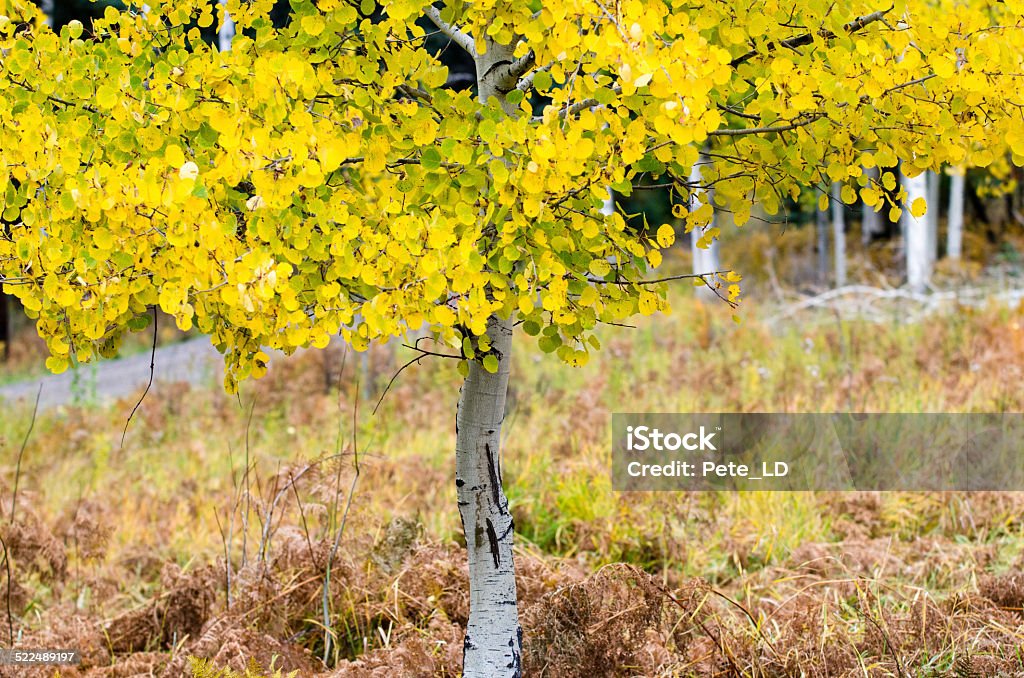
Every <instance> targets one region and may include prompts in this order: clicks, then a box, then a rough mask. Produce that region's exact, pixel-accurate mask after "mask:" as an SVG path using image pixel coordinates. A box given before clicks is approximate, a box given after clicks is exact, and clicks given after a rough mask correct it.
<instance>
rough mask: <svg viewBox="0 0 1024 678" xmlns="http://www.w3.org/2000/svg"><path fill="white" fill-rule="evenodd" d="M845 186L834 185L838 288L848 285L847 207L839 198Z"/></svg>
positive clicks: (833, 200) (837, 183) (833, 209)
mask: <svg viewBox="0 0 1024 678" xmlns="http://www.w3.org/2000/svg"><path fill="white" fill-rule="evenodd" d="M842 188H843V185H842V184H840V183H839V182H838V181H837V182H835V183H833V184H832V237H833V239H834V240H835V269H836V287H842V286H843V285H845V284H846V205H844V204H843V201H842V200H841V199H840V198H839V196H840V191H841V190H842Z"/></svg>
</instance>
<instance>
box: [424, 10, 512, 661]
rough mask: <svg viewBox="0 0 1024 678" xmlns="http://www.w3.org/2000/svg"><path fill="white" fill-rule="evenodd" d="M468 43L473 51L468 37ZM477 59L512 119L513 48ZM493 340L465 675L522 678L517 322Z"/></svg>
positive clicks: (467, 456)
mask: <svg viewBox="0 0 1024 678" xmlns="http://www.w3.org/2000/svg"><path fill="white" fill-rule="evenodd" d="M428 16H429V14H428ZM432 18H433V17H432ZM435 23H436V22H435ZM481 39H486V38H481ZM466 42H467V44H468V45H470V46H472V41H471V39H470V38H467V39H466ZM473 53H474V55H475V60H476V72H477V82H478V83H479V96H480V100H481V101H483V102H486V101H487V100H488V99H490V98H491V97H497V98H498V100H499V102H500V103H501V106H502V109H503V110H504V111H505V114H506V115H514V114H515V111H516V109H515V106H513V105H512V104H510V103H509V102H508V101H507V99H506V98H505V95H504V93H505V92H510V91H512V89H514V87H515V84H516V79H517V77H518V76H519V75H521V73H520V74H517V73H515V72H514V71H513V69H512V68H511V67H510V66H509V64H512V63H513V58H512V48H511V47H507V46H504V45H498V44H495V43H493V42H491V41H489V40H488V44H487V49H486V52H485V53H484V54H483V55H479V54H475V50H474V51H473ZM487 334H488V336H489V337H490V340H491V346H492V348H493V352H494V355H495V356H496V357H497V358H498V370H497V372H496V373H494V374H491V373H490V372H488V371H487V370H485V369H484V368H483V366H482V365H481V364H480V363H479V362H477V361H471V362H470V363H469V374H468V376H467V377H466V380H465V382H464V383H463V385H462V391H461V393H460V395H459V408H458V412H457V414H456V418H455V422H456V435H455V486H456V493H457V495H458V502H459V514H460V516H461V517H462V528H463V531H464V532H465V535H466V550H467V552H468V554H467V555H468V560H469V622H468V624H467V625H466V638H465V642H464V643H463V669H462V675H463V677H464V678H520V677H521V676H522V645H523V637H522V636H523V632H522V628H521V627H520V626H519V614H518V605H517V600H516V578H515V567H514V564H513V561H512V537H513V524H512V515H511V513H510V512H509V508H508V499H507V498H506V497H505V493H504V491H503V489H502V485H501V425H502V421H503V420H504V417H505V397H506V395H507V393H508V380H509V371H510V368H511V364H512V323H511V320H509V319H502V318H499V317H498V316H492V317H491V318H490V319H489V321H488V327H487Z"/></svg>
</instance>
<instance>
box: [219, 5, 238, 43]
mask: <svg viewBox="0 0 1024 678" xmlns="http://www.w3.org/2000/svg"><path fill="white" fill-rule="evenodd" d="M218 4H219V5H220V7H221V11H222V12H223V20H222V21H221V24H220V28H219V29H218V30H217V48H218V49H219V50H220V51H221V52H227V51H228V50H230V49H231V40H232V38H234V37H235V20H234V19H232V18H231V15H230V14H228V3H227V1H226V0H220V2H219V3H218Z"/></svg>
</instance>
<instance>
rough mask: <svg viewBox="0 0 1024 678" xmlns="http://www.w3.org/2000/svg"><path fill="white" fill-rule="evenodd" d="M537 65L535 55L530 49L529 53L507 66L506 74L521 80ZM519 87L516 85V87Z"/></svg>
mask: <svg viewBox="0 0 1024 678" xmlns="http://www.w3.org/2000/svg"><path fill="white" fill-rule="evenodd" d="M536 65H537V55H536V54H534V53H533V50H532V49H531V50H530V51H529V52H527V53H526V54H524V55H523V56H521V57H519V58H518V59H516V60H515V61H513V62H512V63H511V64H509V66H508V74H509V75H510V76H512V77H513V78H521V77H523V74H524V73H526V72H527V71H528V70H530V69H531V68H533V67H534V66H536ZM518 86H519V85H516V87H518Z"/></svg>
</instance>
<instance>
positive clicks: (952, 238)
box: [946, 167, 967, 261]
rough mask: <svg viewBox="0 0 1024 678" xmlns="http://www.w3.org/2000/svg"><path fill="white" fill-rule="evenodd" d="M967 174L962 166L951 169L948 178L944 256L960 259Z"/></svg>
mask: <svg viewBox="0 0 1024 678" xmlns="http://www.w3.org/2000/svg"><path fill="white" fill-rule="evenodd" d="M966 191H967V176H966V175H965V174H964V170H963V168H962V167H957V168H956V169H955V170H953V174H952V175H951V176H950V178H949V224H948V230H947V232H946V256H947V257H949V258H950V259H952V260H953V261H960V257H961V256H962V254H963V239H964V194H965V193H966Z"/></svg>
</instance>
